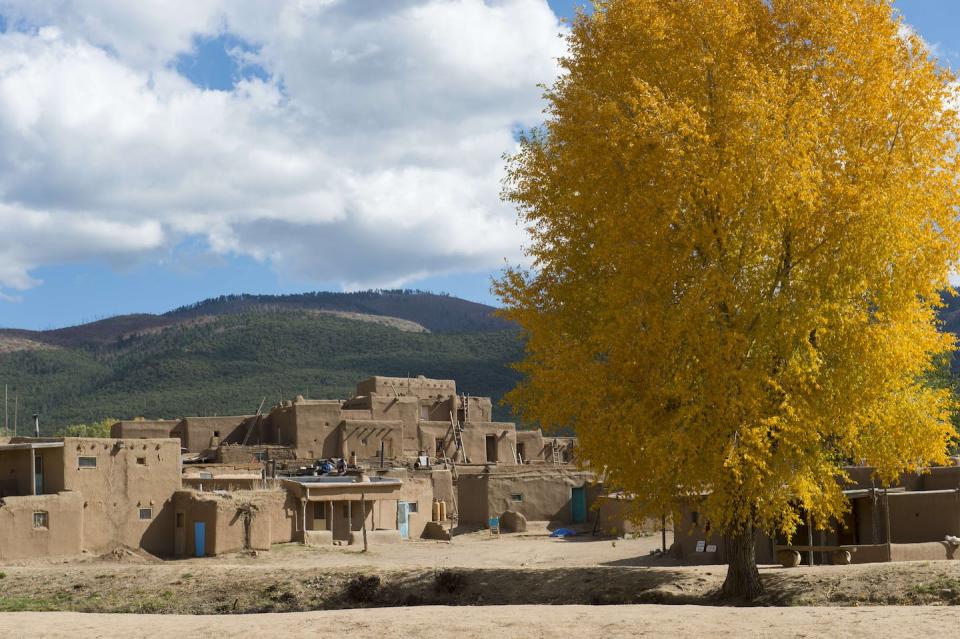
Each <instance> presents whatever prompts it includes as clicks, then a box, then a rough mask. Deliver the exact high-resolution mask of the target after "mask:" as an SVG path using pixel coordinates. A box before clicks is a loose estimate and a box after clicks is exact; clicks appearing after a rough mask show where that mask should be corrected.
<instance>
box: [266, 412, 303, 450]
mask: <svg viewBox="0 0 960 639" xmlns="http://www.w3.org/2000/svg"><path fill="white" fill-rule="evenodd" d="M266 424H267V426H266V430H267V431H269V433H270V436H269V439H267V441H271V442H274V443H276V444H279V445H284V446H295V445H296V443H297V420H296V416H295V415H294V414H293V406H274V407H273V409H272V410H271V411H270V414H269V415H268V416H267V419H266Z"/></svg>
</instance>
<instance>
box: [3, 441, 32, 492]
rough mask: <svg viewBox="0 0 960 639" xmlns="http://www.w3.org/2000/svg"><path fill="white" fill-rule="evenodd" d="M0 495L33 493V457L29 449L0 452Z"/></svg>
mask: <svg viewBox="0 0 960 639" xmlns="http://www.w3.org/2000/svg"><path fill="white" fill-rule="evenodd" d="M2 471H5V472H4V473H3V476H2V477H0V497H4V496H7V495H32V494H33V457H31V456H30V451H29V450H7V451H3V452H0V472H2Z"/></svg>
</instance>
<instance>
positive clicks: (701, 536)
mask: <svg viewBox="0 0 960 639" xmlns="http://www.w3.org/2000/svg"><path fill="white" fill-rule="evenodd" d="M694 513H697V516H696V517H694V516H693V514H694ZM672 520H673V546H671V550H672V552H673V553H674V554H675V555H676V556H677V557H678V558H679V559H682V560H684V561H686V562H689V563H695V564H722V563H726V561H727V558H726V552H725V550H726V549H725V548H724V541H723V537H722V536H721V535H719V534H717V532H716V528H710V529H709V530H708V526H709V522H708V521H706V519H705V518H704V517H703V516H702V515H701V514H699V512H698V511H697V506H696V503H695V502H694V501H683V502H681V503H680V504H679V505H678V508H677V512H675V513H674V514H673V517H672ZM701 541H702V542H703V547H704V552H697V544H698V542H701ZM794 542H795V543H804V544H805V543H806V541H802V542H801V541H799V540H798V539H797V538H796V537H795V538H794ZM773 545H774V544H773V540H772V539H771V538H770V537H769V536H768V535H767V534H766V533H764V532H758V533H757V542H756V545H755V551H754V552H755V553H756V558H757V563H758V564H772V563H779V561H778V560H777V559H776V557H775V556H774V553H773ZM710 546H715V547H716V550H715V551H714V552H706V551H705V550H706V548H709V547H710Z"/></svg>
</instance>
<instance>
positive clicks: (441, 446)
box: [436, 437, 447, 457]
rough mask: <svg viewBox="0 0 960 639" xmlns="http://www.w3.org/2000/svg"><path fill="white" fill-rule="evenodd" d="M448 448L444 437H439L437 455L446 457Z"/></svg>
mask: <svg viewBox="0 0 960 639" xmlns="http://www.w3.org/2000/svg"><path fill="white" fill-rule="evenodd" d="M446 450H447V447H446V446H444V443H443V438H442V437H437V441H436V451H437V457H444V456H445V455H446Z"/></svg>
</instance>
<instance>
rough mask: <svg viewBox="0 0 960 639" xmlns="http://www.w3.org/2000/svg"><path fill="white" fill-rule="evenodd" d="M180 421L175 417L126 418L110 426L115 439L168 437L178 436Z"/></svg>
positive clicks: (111, 435)
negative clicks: (176, 431) (176, 433)
mask: <svg viewBox="0 0 960 639" xmlns="http://www.w3.org/2000/svg"><path fill="white" fill-rule="evenodd" d="M179 423H180V422H179V421H178V420H175V419H149V420H138V421H134V420H124V421H119V422H117V423H115V424H113V425H112V426H110V437H111V438H113V439H166V438H168V437H176V435H175V434H174V431H175V430H176V428H177V425H178V424H179Z"/></svg>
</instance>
